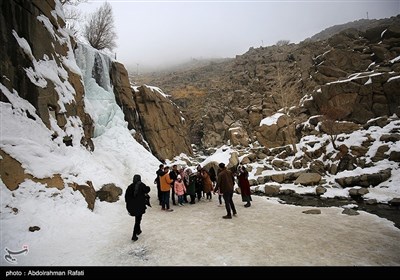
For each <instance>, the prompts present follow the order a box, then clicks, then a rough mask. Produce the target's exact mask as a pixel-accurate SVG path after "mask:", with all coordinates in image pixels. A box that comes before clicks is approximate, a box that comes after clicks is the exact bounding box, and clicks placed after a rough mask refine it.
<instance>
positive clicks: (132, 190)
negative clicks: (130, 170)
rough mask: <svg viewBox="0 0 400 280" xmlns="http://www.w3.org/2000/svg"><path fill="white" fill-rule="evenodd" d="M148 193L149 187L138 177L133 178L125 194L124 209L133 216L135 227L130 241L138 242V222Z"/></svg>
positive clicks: (144, 209)
mask: <svg viewBox="0 0 400 280" xmlns="http://www.w3.org/2000/svg"><path fill="white" fill-rule="evenodd" d="M149 192H150V187H148V186H146V185H145V184H144V183H142V181H141V177H140V175H138V174H136V175H135V176H133V182H132V184H130V185H129V186H128V188H127V189H126V192H125V202H126V209H127V210H128V212H129V214H130V215H131V216H135V226H134V227H133V235H132V240H133V241H136V240H138V237H137V236H138V235H139V234H141V233H142V230H141V228H140V222H141V221H142V216H143V214H144V213H145V212H146V209H147V207H146V194H147V193H149Z"/></svg>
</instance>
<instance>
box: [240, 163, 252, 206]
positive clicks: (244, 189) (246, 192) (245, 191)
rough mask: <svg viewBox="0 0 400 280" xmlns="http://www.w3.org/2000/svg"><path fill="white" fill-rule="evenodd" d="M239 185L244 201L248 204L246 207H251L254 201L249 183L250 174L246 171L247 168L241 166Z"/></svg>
mask: <svg viewBox="0 0 400 280" xmlns="http://www.w3.org/2000/svg"><path fill="white" fill-rule="evenodd" d="M237 178H238V185H239V188H240V194H241V195H242V201H243V202H247V203H246V204H245V205H244V207H250V206H251V203H250V201H252V199H251V192H250V183H249V172H248V171H247V170H246V167H244V166H240V167H239V170H238V175H237Z"/></svg>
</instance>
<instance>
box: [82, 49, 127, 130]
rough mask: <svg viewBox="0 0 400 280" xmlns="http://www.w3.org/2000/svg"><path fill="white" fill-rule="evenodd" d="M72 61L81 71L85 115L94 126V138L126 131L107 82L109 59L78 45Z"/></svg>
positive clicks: (111, 88)
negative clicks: (114, 130) (118, 129)
mask: <svg viewBox="0 0 400 280" xmlns="http://www.w3.org/2000/svg"><path fill="white" fill-rule="evenodd" d="M75 57H76V61H77V64H78V66H79V68H80V69H81V71H82V77H83V83H84V86H85V106H86V111H87V112H88V113H89V115H90V116H91V117H92V119H93V121H94V124H95V128H94V137H98V136H100V135H102V134H104V133H105V132H106V130H107V129H110V128H112V127H121V126H122V127H127V123H126V122H125V120H124V114H123V112H122V110H121V108H120V107H119V106H118V104H117V102H116V101H115V96H114V92H113V86H112V85H111V82H110V66H111V62H112V61H111V58H110V57H109V56H107V55H105V54H103V53H101V52H99V51H97V50H95V49H93V48H92V47H90V46H88V45H84V44H78V48H77V49H76V50H75Z"/></svg>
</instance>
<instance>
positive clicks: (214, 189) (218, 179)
mask: <svg viewBox="0 0 400 280" xmlns="http://www.w3.org/2000/svg"><path fill="white" fill-rule="evenodd" d="M218 167H219V168H218V171H217V173H216V172H215V170H214V168H213V167H211V168H210V170H208V171H207V170H205V169H204V168H202V167H201V166H200V165H199V166H197V171H196V172H193V171H192V170H191V169H190V168H186V169H184V168H181V169H180V170H178V166H177V165H173V166H172V170H170V168H169V167H168V166H164V164H160V165H159V169H158V170H157V171H156V174H157V177H156V179H155V180H154V183H155V184H156V185H157V197H158V200H159V204H160V206H161V210H162V211H166V212H172V211H173V209H171V208H170V198H171V200H172V204H173V205H179V206H183V205H184V203H189V204H195V203H196V197H197V201H198V202H199V201H201V199H202V198H204V196H205V197H206V199H207V200H209V201H211V199H212V193H214V194H215V193H218V199H219V204H220V205H222V197H223V198H224V202H225V208H226V212H227V213H226V215H224V216H223V217H222V218H223V219H232V215H233V216H236V215H237V211H236V208H235V204H234V202H233V192H234V185H235V176H237V179H238V185H239V188H240V190H241V195H242V201H243V202H246V204H245V205H244V207H250V206H251V202H250V201H252V199H251V192H250V183H249V180H248V176H249V173H248V171H247V170H246V168H245V167H244V166H240V167H239V168H238V169H237V171H235V172H232V171H231V170H229V169H227V168H226V166H225V164H224V163H220V164H219V165H218ZM149 192H150V187H148V186H146V185H145V184H144V183H143V182H141V177H140V175H138V174H136V175H135V176H134V177H133V182H132V184H130V185H129V186H128V188H127V190H126V192H125V201H126V207H127V210H128V212H129V214H130V215H131V216H135V225H134V229H133V235H132V240H133V241H136V240H138V235H140V234H141V233H142V230H141V228H140V223H141V220H142V216H143V214H144V213H145V212H146V195H147V194H148V193H149ZM175 196H177V198H178V199H177V200H178V201H177V202H176V199H175V198H176V197H175ZM188 196H189V197H190V202H189V201H188V199H187V198H188Z"/></svg>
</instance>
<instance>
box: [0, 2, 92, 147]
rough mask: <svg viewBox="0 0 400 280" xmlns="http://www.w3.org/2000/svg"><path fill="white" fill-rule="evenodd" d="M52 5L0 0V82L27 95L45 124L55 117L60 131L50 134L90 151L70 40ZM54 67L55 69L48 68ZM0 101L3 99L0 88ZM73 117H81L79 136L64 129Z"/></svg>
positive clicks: (88, 125) (86, 117) (89, 129)
mask: <svg viewBox="0 0 400 280" xmlns="http://www.w3.org/2000/svg"><path fill="white" fill-rule="evenodd" d="M57 5H60V4H59V3H57V4H56V3H55V2H54V1H40V0H32V1H1V3H0V6H1V13H0V38H1V40H0V42H1V43H0V73H1V75H0V82H1V84H3V85H4V86H5V87H7V88H8V90H10V91H11V92H12V91H13V90H15V91H17V92H18V94H19V95H20V96H21V97H22V98H24V99H26V100H28V101H29V102H30V103H31V104H32V105H33V106H34V107H35V109H36V112H37V114H38V116H40V118H41V119H42V121H43V123H44V124H45V125H46V126H47V127H48V128H49V129H52V127H51V124H50V123H51V120H52V119H54V120H55V125H57V126H58V127H59V128H60V130H58V132H54V135H53V137H54V138H57V137H59V138H61V139H62V140H63V141H64V143H65V144H66V145H74V144H76V143H81V144H82V145H84V146H86V147H87V148H88V149H90V150H93V143H92V140H91V137H92V135H93V122H92V119H91V118H90V116H89V115H88V114H86V113H85V107H84V102H83V94H84V89H83V85H82V82H81V77H80V75H79V70H78V69H77V66H76V64H75V62H74V57H73V47H74V44H75V43H74V40H73V39H72V38H71V37H70V36H69V35H68V33H66V32H65V29H63V28H64V27H65V22H64V20H63V19H62V17H61V16H60V13H58V12H57V11H59V10H60V6H57ZM54 68H55V69H58V70H57V73H53V72H52V70H51V69H54ZM0 100H1V101H3V102H9V100H8V99H7V97H6V96H5V95H4V94H3V93H2V92H1V91H0ZM75 117H78V118H79V119H80V121H81V125H82V129H83V133H82V136H81V139H73V138H74V137H76V136H77V135H69V134H68V132H67V127H68V126H71V125H75V124H74V121H73V118H75ZM61 132H62V133H61Z"/></svg>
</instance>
